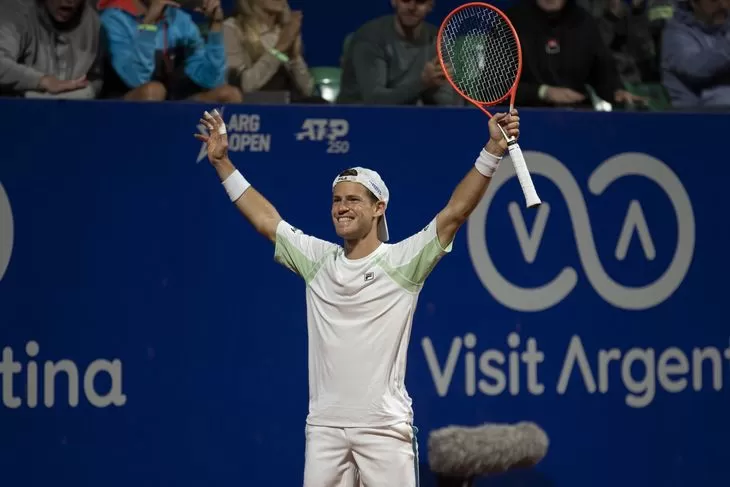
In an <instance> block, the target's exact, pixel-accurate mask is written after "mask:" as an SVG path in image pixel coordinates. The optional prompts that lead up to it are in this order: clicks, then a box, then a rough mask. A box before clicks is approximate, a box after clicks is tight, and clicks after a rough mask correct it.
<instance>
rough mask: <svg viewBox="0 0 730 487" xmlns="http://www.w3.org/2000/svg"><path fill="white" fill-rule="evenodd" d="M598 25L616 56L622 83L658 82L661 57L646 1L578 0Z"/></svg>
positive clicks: (606, 42) (614, 56) (604, 40)
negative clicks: (658, 54)
mask: <svg viewBox="0 0 730 487" xmlns="http://www.w3.org/2000/svg"><path fill="white" fill-rule="evenodd" d="M577 2H578V5H580V6H581V7H583V8H584V9H586V10H587V11H588V13H590V14H591V16H592V17H593V18H594V19H595V20H596V22H597V23H598V27H599V30H600V32H601V37H602V38H603V42H604V44H606V45H607V46H608V48H609V50H610V51H611V53H612V54H613V59H614V61H615V62H616V69H617V70H618V73H619V76H620V77H621V80H622V81H624V82H627V83H655V82H658V81H659V58H658V56H657V49H656V46H655V41H654V38H653V37H652V31H651V28H650V25H651V24H650V21H649V15H648V12H647V2H646V0H631V2H630V3H629V2H627V1H626V0H577Z"/></svg>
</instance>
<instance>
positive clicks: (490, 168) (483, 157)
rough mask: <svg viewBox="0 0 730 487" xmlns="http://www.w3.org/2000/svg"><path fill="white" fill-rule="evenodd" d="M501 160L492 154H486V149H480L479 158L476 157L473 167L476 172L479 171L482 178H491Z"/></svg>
mask: <svg viewBox="0 0 730 487" xmlns="http://www.w3.org/2000/svg"><path fill="white" fill-rule="evenodd" d="M501 160H502V158H501V157H497V156H495V155H494V154H490V153H489V152H487V151H486V149H482V152H481V153H480V154H479V157H477V160H476V162H475V163H474V167H476V168H477V171H479V172H480V173H481V174H482V176H485V177H488V178H491V177H492V175H493V174H494V171H496V170H497V168H498V167H499V161H501Z"/></svg>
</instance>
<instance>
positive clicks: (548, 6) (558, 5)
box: [537, 0, 566, 13]
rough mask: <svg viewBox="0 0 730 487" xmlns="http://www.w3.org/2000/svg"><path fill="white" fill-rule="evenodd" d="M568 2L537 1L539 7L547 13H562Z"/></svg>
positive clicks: (556, 0) (553, 0)
mask: <svg viewBox="0 0 730 487" xmlns="http://www.w3.org/2000/svg"><path fill="white" fill-rule="evenodd" d="M565 1H566V0H537V6H538V7H540V10H543V11H545V12H551V13H552V12H560V11H561V10H563V7H565Z"/></svg>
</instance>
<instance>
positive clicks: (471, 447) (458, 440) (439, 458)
mask: <svg viewBox="0 0 730 487" xmlns="http://www.w3.org/2000/svg"><path fill="white" fill-rule="evenodd" d="M548 444H549V440H548V436H547V434H546V433H545V431H543V429H542V428H540V427H539V426H538V425H536V424H535V423H529V422H521V423H517V424H515V425H509V424H483V425H481V426H476V427H463V426H449V427H446V428H441V429H437V430H433V431H432V432H431V434H430V435H429V438H428V457H429V466H430V468H431V470H432V471H433V472H435V473H438V474H442V475H445V476H449V477H457V478H462V479H473V478H474V477H478V476H482V475H490V474H496V473H503V472H506V471H508V470H513V469H518V468H528V467H532V466H534V465H536V464H537V463H538V462H540V460H542V459H543V458H544V457H545V455H546V453H547V449H548Z"/></svg>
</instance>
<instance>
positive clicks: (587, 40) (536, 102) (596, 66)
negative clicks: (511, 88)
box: [505, 0, 641, 106]
mask: <svg viewBox="0 0 730 487" xmlns="http://www.w3.org/2000/svg"><path fill="white" fill-rule="evenodd" d="M505 13H506V14H507V16H508V17H509V18H510V20H511V21H512V23H513V25H514V27H515V29H516V30H517V34H518V35H519V37H520V44H521V46H522V59H523V66H522V77H521V79H520V85H519V88H518V89H517V96H516V100H515V103H516V104H517V105H518V106H590V98H589V93H588V90H587V88H586V85H590V86H591V87H592V88H593V89H594V90H595V92H596V93H597V95H598V96H599V97H601V98H602V99H603V100H606V101H608V102H609V103H629V102H639V101H641V98H638V97H634V96H633V95H631V94H630V93H628V92H627V91H625V90H624V89H623V86H622V84H621V80H620V78H619V75H618V72H617V70H616V65H615V62H614V59H613V57H612V55H611V52H610V51H609V49H608V47H607V46H606V45H605V44H604V42H603V39H601V35H600V33H599V30H598V25H597V24H596V22H595V21H594V20H593V18H592V17H591V16H590V14H589V13H588V12H587V11H586V10H584V9H582V8H581V7H579V6H578V5H577V4H576V3H575V0H521V2H520V3H518V4H517V5H516V6H514V7H512V8H511V9H508V10H507V11H506V12H505Z"/></svg>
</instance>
